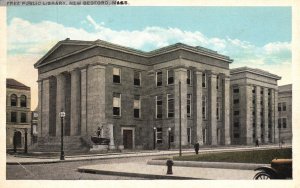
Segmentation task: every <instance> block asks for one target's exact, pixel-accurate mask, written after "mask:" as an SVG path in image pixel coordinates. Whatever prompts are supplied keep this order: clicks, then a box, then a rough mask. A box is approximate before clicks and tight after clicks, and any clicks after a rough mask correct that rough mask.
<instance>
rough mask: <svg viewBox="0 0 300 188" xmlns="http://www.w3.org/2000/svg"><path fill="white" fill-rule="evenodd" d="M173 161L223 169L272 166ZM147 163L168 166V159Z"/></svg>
mask: <svg viewBox="0 0 300 188" xmlns="http://www.w3.org/2000/svg"><path fill="white" fill-rule="evenodd" d="M173 162H174V166H183V167H201V168H223V169H239V170H255V169H256V168H258V167H262V166H270V165H269V164H254V163H227V162H194V161H173ZM147 164H148V165H164V166H166V160H151V161H148V162H147Z"/></svg>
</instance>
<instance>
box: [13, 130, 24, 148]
mask: <svg viewBox="0 0 300 188" xmlns="http://www.w3.org/2000/svg"><path fill="white" fill-rule="evenodd" d="M13 140H14V143H15V144H16V146H17V147H22V134H21V132H20V131H17V132H15V133H14V138H13Z"/></svg>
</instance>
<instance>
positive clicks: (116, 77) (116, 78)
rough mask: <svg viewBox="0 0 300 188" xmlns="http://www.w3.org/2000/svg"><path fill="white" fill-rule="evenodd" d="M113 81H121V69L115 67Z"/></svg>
mask: <svg viewBox="0 0 300 188" xmlns="http://www.w3.org/2000/svg"><path fill="white" fill-rule="evenodd" d="M113 83H118V84H119V83H121V69H120V68H113Z"/></svg>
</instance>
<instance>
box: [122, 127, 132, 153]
mask: <svg viewBox="0 0 300 188" xmlns="http://www.w3.org/2000/svg"><path fill="white" fill-rule="evenodd" d="M123 145H124V149H133V131H132V130H127V129H124V130H123Z"/></svg>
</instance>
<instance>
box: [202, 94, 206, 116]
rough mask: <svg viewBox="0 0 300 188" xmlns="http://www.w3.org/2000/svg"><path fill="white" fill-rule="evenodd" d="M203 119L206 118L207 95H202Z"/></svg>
mask: <svg viewBox="0 0 300 188" xmlns="http://www.w3.org/2000/svg"><path fill="white" fill-rule="evenodd" d="M202 119H206V96H202Z"/></svg>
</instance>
